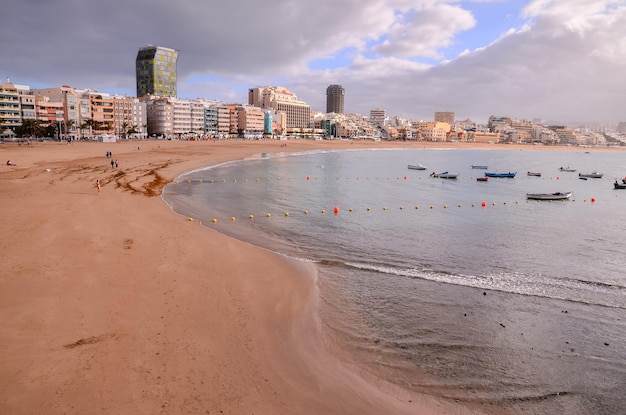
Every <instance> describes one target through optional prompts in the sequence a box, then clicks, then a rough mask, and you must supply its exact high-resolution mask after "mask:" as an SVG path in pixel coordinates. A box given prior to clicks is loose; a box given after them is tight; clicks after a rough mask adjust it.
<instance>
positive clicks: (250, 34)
mask: <svg viewBox="0 0 626 415" xmlns="http://www.w3.org/2000/svg"><path fill="white" fill-rule="evenodd" d="M74 4H75V3H73V2H68V1H65V0H60V1H58V2H52V3H50V4H48V3H42V4H39V3H36V2H15V4H14V5H12V7H11V12H10V13H3V14H2V16H0V33H2V34H3V38H4V39H7V40H8V39H11V41H10V42H9V41H5V42H2V43H1V44H0V54H1V55H2V56H3V59H2V61H1V63H0V76H2V77H3V78H5V77H9V78H10V79H11V81H12V82H14V83H16V84H25V85H29V86H31V87H32V88H45V87H56V86H60V85H64V84H70V85H71V86H73V87H75V88H97V89H100V90H102V91H106V92H110V93H113V94H115V93H118V94H122V95H128V96H133V95H135V86H136V85H135V68H134V61H135V56H136V53H137V50H138V49H139V48H141V47H144V46H148V45H149V44H155V45H165V46H167V47H171V48H175V49H176V50H178V51H180V56H179V62H178V96H179V97H181V98H186V99H193V98H199V97H202V98H209V99H218V100H221V101H223V102H246V96H247V91H248V89H249V88H253V87H258V86H266V85H283V86H285V87H286V88H288V89H289V90H292V91H295V92H296V93H297V94H298V97H299V98H300V99H302V100H304V101H306V102H308V103H309V104H310V105H311V107H312V109H314V110H318V111H323V110H324V109H325V107H326V95H325V91H326V88H327V86H328V85H331V84H339V85H342V86H343V87H344V88H345V90H346V91H349V93H347V94H346V98H345V112H347V113H357V114H364V115H366V114H368V113H369V111H370V110H371V109H373V108H385V109H386V110H387V113H388V114H391V115H397V116H399V117H403V118H411V119H429V118H431V117H432V114H433V113H434V112H435V111H454V112H455V113H456V116H457V118H458V119H465V118H471V119H473V120H475V121H477V122H484V121H486V119H487V118H488V117H489V115H491V114H500V115H505V116H513V117H518V118H524V119H535V118H542V119H544V120H546V121H547V122H554V123H563V124H568V123H571V122H574V121H581V122H582V121H590V122H591V121H597V122H618V121H622V120H623V119H624V118H626V114H624V110H623V104H622V101H623V96H624V93H625V92H626V78H624V77H623V76H622V75H621V74H622V73H624V69H626V53H624V52H626V44H624V42H622V41H620V39H624V38H626V0H599V1H594V2H589V1H586V0H552V1H545V0H533V1H504V0H500V1H498V0H494V1H488V0H481V1H452V0H451V1H437V2H433V1H426V0H424V1H411V2H408V1H405V0H392V1H386V2H382V1H377V0H376V1H375V0H368V1H365V2H360V3H359V4H358V5H355V4H353V3H352V2H348V1H346V2H338V3H332V4H330V3H328V4H326V3H321V4H317V5H308V4H292V3H289V4H287V3H273V4H271V5H261V4H258V3H257V2H252V1H242V2H241V4H240V6H238V8H237V10H236V11H235V10H232V8H229V7H227V5H225V4H224V5H222V4H205V3H204V2H200V1H195V0H186V1H185V2H184V4H176V5H166V4H163V5H161V4H153V3H150V4H149V6H147V5H145V4H143V2H142V1H138V2H133V3H132V4H130V5H126V4H125V3H122V2H120V1H118V0H113V1H111V2H110V3H107V4H106V6H105V5H102V4H100V3H97V2H91V1H86V2H84V7H82V8H75V7H73V5H74ZM183 6H184V7H183ZM18 15H19V16H27V17H26V21H23V20H21V19H16V18H15V16H18ZM207 16H213V18H211V19H207ZM317 16H319V18H318V17H317ZM131 18H132V19H131ZM207 22H209V23H207ZM57 23H59V24H57ZM279 23H280V24H279ZM172 27H176V30H171V28H172ZM41 39H45V41H41Z"/></svg>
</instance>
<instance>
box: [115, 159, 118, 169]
mask: <svg viewBox="0 0 626 415" xmlns="http://www.w3.org/2000/svg"><path fill="white" fill-rule="evenodd" d="M117 166H118V164H117V160H115V168H117Z"/></svg>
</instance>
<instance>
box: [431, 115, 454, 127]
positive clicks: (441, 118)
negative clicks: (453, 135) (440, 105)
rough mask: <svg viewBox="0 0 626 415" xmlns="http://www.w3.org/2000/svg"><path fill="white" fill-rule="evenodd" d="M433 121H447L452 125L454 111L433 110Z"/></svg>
mask: <svg viewBox="0 0 626 415" xmlns="http://www.w3.org/2000/svg"><path fill="white" fill-rule="evenodd" d="M435 122H447V123H448V124H450V126H454V112H435Z"/></svg>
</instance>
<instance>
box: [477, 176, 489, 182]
mask: <svg viewBox="0 0 626 415" xmlns="http://www.w3.org/2000/svg"><path fill="white" fill-rule="evenodd" d="M476 180H477V181H479V182H486V181H488V180H489V177H487V176H483V177H477V178H476Z"/></svg>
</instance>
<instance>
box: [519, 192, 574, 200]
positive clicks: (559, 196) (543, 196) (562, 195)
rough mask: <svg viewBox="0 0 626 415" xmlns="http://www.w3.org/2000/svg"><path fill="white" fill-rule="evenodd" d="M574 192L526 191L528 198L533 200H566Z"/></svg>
mask: <svg viewBox="0 0 626 415" xmlns="http://www.w3.org/2000/svg"><path fill="white" fill-rule="evenodd" d="M572 194H573V192H554V193H526V199H531V200H566V199H569V198H570V197H572Z"/></svg>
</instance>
